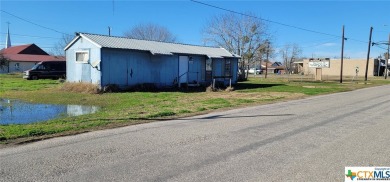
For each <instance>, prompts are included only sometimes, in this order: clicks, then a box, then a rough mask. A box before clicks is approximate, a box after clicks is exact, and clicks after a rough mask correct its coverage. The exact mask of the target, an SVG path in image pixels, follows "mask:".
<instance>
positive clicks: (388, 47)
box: [385, 33, 390, 79]
mask: <svg viewBox="0 0 390 182" xmlns="http://www.w3.org/2000/svg"><path fill="white" fill-rule="evenodd" d="M389 49H390V33H389V42H388V43H387V59H386V66H385V73H386V75H385V79H387V74H388V73H387V65H388V64H389V59H390V55H389Z"/></svg>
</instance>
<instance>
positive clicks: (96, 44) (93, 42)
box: [80, 33, 102, 48]
mask: <svg viewBox="0 0 390 182" xmlns="http://www.w3.org/2000/svg"><path fill="white" fill-rule="evenodd" d="M80 36H81V37H82V38H85V39H86V40H88V41H90V42H91V43H92V44H93V45H95V46H96V47H98V48H102V46H101V45H99V44H98V43H96V42H95V41H93V40H91V39H89V38H88V37H87V36H84V35H83V34H81V33H80Z"/></svg>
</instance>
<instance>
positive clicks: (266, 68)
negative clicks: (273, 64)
mask: <svg viewBox="0 0 390 182" xmlns="http://www.w3.org/2000/svg"><path fill="white" fill-rule="evenodd" d="M268 59H269V42H268V40H267V61H265V78H267V74H268V62H269V60H268Z"/></svg>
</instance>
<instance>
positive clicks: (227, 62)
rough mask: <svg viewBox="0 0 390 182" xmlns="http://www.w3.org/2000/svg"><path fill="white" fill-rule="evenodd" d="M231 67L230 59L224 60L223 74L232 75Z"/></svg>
mask: <svg viewBox="0 0 390 182" xmlns="http://www.w3.org/2000/svg"><path fill="white" fill-rule="evenodd" d="M231 72H232V67H231V63H230V59H226V60H225V76H232V74H231Z"/></svg>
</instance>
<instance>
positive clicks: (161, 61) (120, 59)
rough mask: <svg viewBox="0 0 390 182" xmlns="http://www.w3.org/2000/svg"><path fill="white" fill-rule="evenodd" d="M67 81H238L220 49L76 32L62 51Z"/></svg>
mask: <svg viewBox="0 0 390 182" xmlns="http://www.w3.org/2000/svg"><path fill="white" fill-rule="evenodd" d="M65 51H66V61H67V65H66V66H67V81H68V82H87V83H93V84H97V85H99V86H100V87H104V86H107V85H110V84H116V85H118V86H120V87H125V86H133V85H137V84H145V83H148V84H154V85H156V86H157V87H165V86H174V85H182V84H186V85H190V86H191V85H201V84H204V85H208V84H210V83H211V82H212V79H213V78H215V79H216V80H218V81H220V82H224V83H225V84H228V83H229V82H230V80H231V82H232V83H233V84H234V83H236V82H237V71H238V59H239V58H240V57H239V56H237V55H234V54H232V53H230V52H228V51H227V50H225V49H223V48H217V47H204V46H195V45H186V44H177V43H165V42H157V41H146V40H138V39H130V38H124V37H113V36H106V35H96V34H89V33H77V34H76V37H75V38H74V39H73V40H72V41H71V42H70V43H69V44H68V45H67V46H66V47H65Z"/></svg>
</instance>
